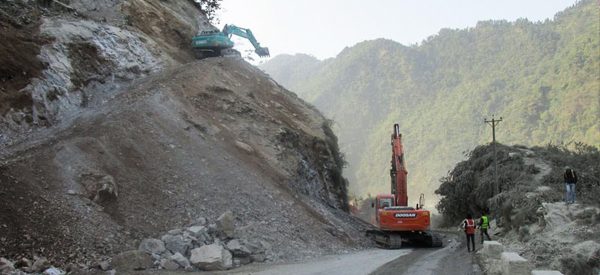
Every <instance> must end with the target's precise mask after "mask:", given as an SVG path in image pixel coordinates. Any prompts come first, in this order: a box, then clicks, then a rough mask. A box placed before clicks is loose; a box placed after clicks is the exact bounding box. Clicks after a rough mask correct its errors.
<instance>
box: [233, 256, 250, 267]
mask: <svg viewBox="0 0 600 275" xmlns="http://www.w3.org/2000/svg"><path fill="white" fill-rule="evenodd" d="M233 260H234V261H236V262H237V263H238V264H239V265H245V264H249V263H251V262H252V258H251V257H250V256H247V257H234V258H233Z"/></svg>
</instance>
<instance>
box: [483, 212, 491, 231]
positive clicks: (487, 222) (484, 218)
mask: <svg viewBox="0 0 600 275" xmlns="http://www.w3.org/2000/svg"><path fill="white" fill-rule="evenodd" d="M488 227H490V221H489V220H488V217H487V216H486V215H483V216H481V229H488Z"/></svg>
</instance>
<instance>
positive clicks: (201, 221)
mask: <svg viewBox="0 0 600 275" xmlns="http://www.w3.org/2000/svg"><path fill="white" fill-rule="evenodd" d="M206 222H207V220H206V218H204V217H199V218H197V219H196V220H195V221H194V225H206Z"/></svg>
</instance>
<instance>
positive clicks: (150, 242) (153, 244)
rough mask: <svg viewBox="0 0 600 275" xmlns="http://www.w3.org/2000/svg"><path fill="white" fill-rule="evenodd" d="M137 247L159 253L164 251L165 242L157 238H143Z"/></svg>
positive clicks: (150, 252)
mask: <svg viewBox="0 0 600 275" xmlns="http://www.w3.org/2000/svg"><path fill="white" fill-rule="evenodd" d="M138 249H139V250H141V251H144V252H146V253H148V254H161V253H163V252H164V251H165V243H164V242H163V241H161V240H158V239H143V240H142V242H141V243H140V246H139V248H138Z"/></svg>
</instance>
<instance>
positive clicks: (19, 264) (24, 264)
mask: <svg viewBox="0 0 600 275" xmlns="http://www.w3.org/2000/svg"><path fill="white" fill-rule="evenodd" d="M32 265H33V263H32V262H31V261H30V260H29V259H27V258H25V257H23V258H21V259H20V260H18V261H16V262H15V268H18V269H21V270H23V271H25V272H29V271H30V270H31V266H32Z"/></svg>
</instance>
